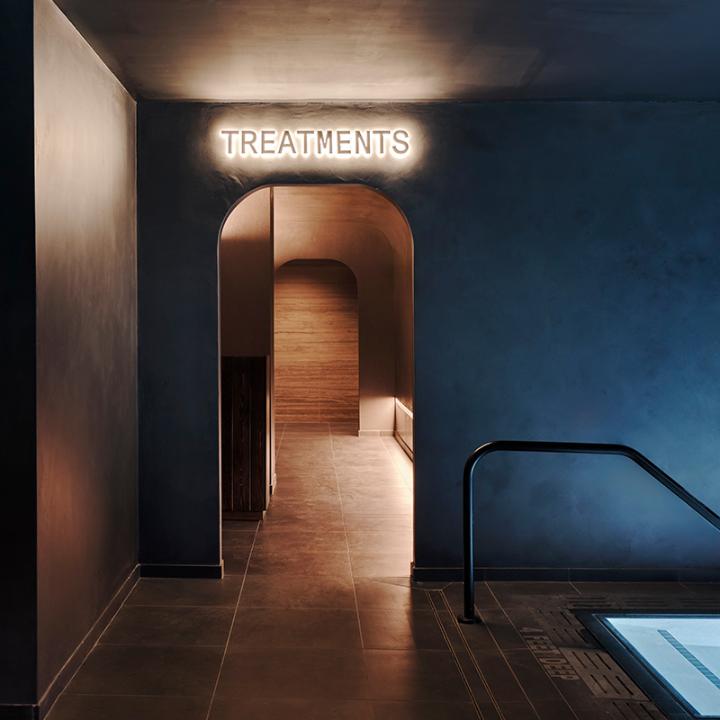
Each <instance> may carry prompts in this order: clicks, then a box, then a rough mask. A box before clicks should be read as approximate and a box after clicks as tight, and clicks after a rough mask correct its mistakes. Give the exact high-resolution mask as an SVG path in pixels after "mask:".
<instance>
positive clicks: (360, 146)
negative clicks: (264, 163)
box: [219, 127, 412, 160]
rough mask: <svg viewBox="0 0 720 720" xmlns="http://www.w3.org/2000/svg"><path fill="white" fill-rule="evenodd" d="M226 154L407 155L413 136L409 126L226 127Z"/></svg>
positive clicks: (266, 156) (265, 156)
mask: <svg viewBox="0 0 720 720" xmlns="http://www.w3.org/2000/svg"><path fill="white" fill-rule="evenodd" d="M219 135H220V139H221V142H222V144H223V149H224V152H225V155H227V156H228V157H242V158H259V159H263V160H272V159H273V158H283V157H285V158H333V159H353V158H392V159H395V160H402V159H404V158H407V157H408V156H409V155H410V153H411V150H412V137H411V134H410V131H409V130H407V129H406V128H388V127H382V128H364V129H357V128H355V129H350V128H340V129H336V128H333V129H302V128H300V129H293V130H289V129H283V130H278V129H274V128H260V129H251V128H223V129H221V130H220V131H219Z"/></svg>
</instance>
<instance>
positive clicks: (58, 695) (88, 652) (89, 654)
mask: <svg viewBox="0 0 720 720" xmlns="http://www.w3.org/2000/svg"><path fill="white" fill-rule="evenodd" d="M141 579H142V578H141V577H138V579H137V580H136V581H135V582H134V583H133V586H132V587H131V588H130V590H129V591H128V593H127V595H126V596H125V600H123V601H122V603H121V604H120V607H119V608H118V609H117V610H116V611H115V612H114V613H113V616H112V617H111V618H110V619H109V620H108V621H107V623H106V625H105V627H104V628H103V631H102V632H101V633H100V634H99V635H98V637H97V639H96V640H95V642H94V643H93V645H92V647H91V648H90V649H89V650H88V651H87V653H86V655H85V658H84V660H83V661H82V662H81V663H80V665H78V666H77V668H76V670H75V672H74V673H73V674H72V675H71V676H70V677H69V678H68V681H67V683H65V687H64V688H63V689H62V692H59V693H58V694H57V697H56V698H55V699H54V700H53V702H52V704H51V705H50V707H49V708H48V709H47V711H46V713H45V715H44V717H45V718H46V719H48V718H49V717H50V713H52V711H53V708H54V707H55V705H56V704H57V702H58V700H60V698H61V697H62V696H63V695H65V694H66V693H67V694H68V695H73V694H74V693H68V692H67V689H68V688H69V687H70V685H72V681H73V680H74V679H75V676H76V675H77V674H78V673H79V672H80V670H82V668H83V667H84V666H85V663H86V662H87V661H88V660H89V659H90V656H91V655H92V654H93V652H95V648H97V646H98V645H99V644H100V640H101V639H102V637H103V635H105V633H106V632H107V631H108V629H109V628H110V626H111V625H112V624H113V622H114V621H115V618H116V617H117V616H118V614H119V613H120V611H121V610H122V609H123V608H124V607H125V603H126V602H127V600H128V598H129V597H130V596H131V595H132V594H133V592H134V591H135V588H136V587H137V586H138V584H139V583H140V580H141ZM118 592H120V591H119V590H118Z"/></svg>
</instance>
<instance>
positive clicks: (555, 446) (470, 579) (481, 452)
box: [459, 440, 720, 623]
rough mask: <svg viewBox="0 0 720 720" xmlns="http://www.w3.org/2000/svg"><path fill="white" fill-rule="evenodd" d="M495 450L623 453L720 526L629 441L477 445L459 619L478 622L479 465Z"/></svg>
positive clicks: (467, 492)
mask: <svg viewBox="0 0 720 720" xmlns="http://www.w3.org/2000/svg"><path fill="white" fill-rule="evenodd" d="M494 452H533V453H575V454H579V455H622V456H624V457H626V458H629V459H630V460H632V461H633V462H634V463H636V464H637V465H639V466H640V467H641V468H642V469H643V470H645V472H647V473H648V474H649V475H652V477H654V478H655V479H656V480H657V481H658V482H659V483H661V484H662V485H664V486H665V487H666V488H667V489H668V490H670V492H671V493H673V494H674V495H676V496H677V497H679V498H680V499H681V500H682V501H683V502H684V503H685V504H686V505H688V506H690V507H691V508H692V509H693V510H695V512H696V513H698V514H699V515H701V516H702V517H704V518H705V520H707V521H708V522H709V523H710V524H711V525H713V526H714V527H715V528H717V529H718V530H720V516H718V515H717V513H715V512H714V511H713V510H711V509H710V508H709V507H708V506H707V505H705V504H704V503H703V502H701V501H700V500H698V499H697V498H696V497H695V496H694V495H691V494H690V493H689V492H688V491H687V490H686V489H685V488H684V487H683V486H682V485H680V484H679V483H678V482H676V481H675V480H673V479H672V478H671V477H670V476H669V475H668V474H667V473H666V472H665V471H664V470H661V469H660V468H659V467H658V466H657V465H655V463H653V462H651V461H650V460H648V459H647V458H646V457H645V456H644V455H643V454H642V453H640V452H638V451H637V450H635V448H631V447H630V446H628V445H617V444H608V443H576V442H540V441H532V440H493V441H492V442H487V443H485V444H483V445H481V446H480V447H479V448H477V449H476V450H475V451H474V452H473V453H472V454H471V455H470V456H469V457H468V459H467V460H466V462H465V470H464V473H463V535H464V565H463V582H464V585H465V588H464V596H465V598H464V611H463V615H461V616H460V618H459V620H460V621H461V622H464V623H474V622H477V621H478V620H479V618H477V617H476V615H475V557H474V556H475V523H474V517H473V514H474V497H475V483H474V480H475V466H476V465H477V464H478V462H479V461H480V460H482V458H484V457H485V456H486V455H489V454H490V453H494Z"/></svg>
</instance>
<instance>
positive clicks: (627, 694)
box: [561, 648, 647, 701]
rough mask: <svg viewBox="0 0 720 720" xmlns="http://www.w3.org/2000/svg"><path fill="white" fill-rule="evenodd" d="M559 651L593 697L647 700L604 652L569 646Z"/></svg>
mask: <svg viewBox="0 0 720 720" xmlns="http://www.w3.org/2000/svg"><path fill="white" fill-rule="evenodd" d="M561 652H562V654H563V655H564V656H565V658H566V659H567V661H568V662H569V663H570V665H572V667H573V668H574V670H575V672H576V673H577V674H578V676H579V677H580V678H581V679H582V680H583V681H584V683H585V684H586V685H587V686H588V688H589V689H590V692H591V693H592V694H593V695H594V696H595V697H598V698H606V699H611V700H644V701H647V698H646V697H645V695H644V694H643V693H642V692H641V691H640V689H639V688H638V687H637V686H636V685H635V684H634V683H633V682H632V681H631V680H630V678H628V676H627V675H625V673H624V672H623V671H622V670H621V669H620V666H619V665H617V664H616V663H615V661H614V660H613V659H612V658H611V657H610V656H609V655H608V654H607V653H606V652H603V651H601V650H573V649H569V648H561Z"/></svg>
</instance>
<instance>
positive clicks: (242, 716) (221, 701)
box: [209, 698, 462, 720]
mask: <svg viewBox="0 0 720 720" xmlns="http://www.w3.org/2000/svg"><path fill="white" fill-rule="evenodd" d="M209 720H377V716H376V714H375V713H373V708H372V705H371V704H370V703H369V702H367V701H364V700H344V701H343V700H242V699H237V698H216V700H215V702H214V703H213V706H212V711H211V713H210V719H209ZM459 720H462V719H459Z"/></svg>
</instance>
